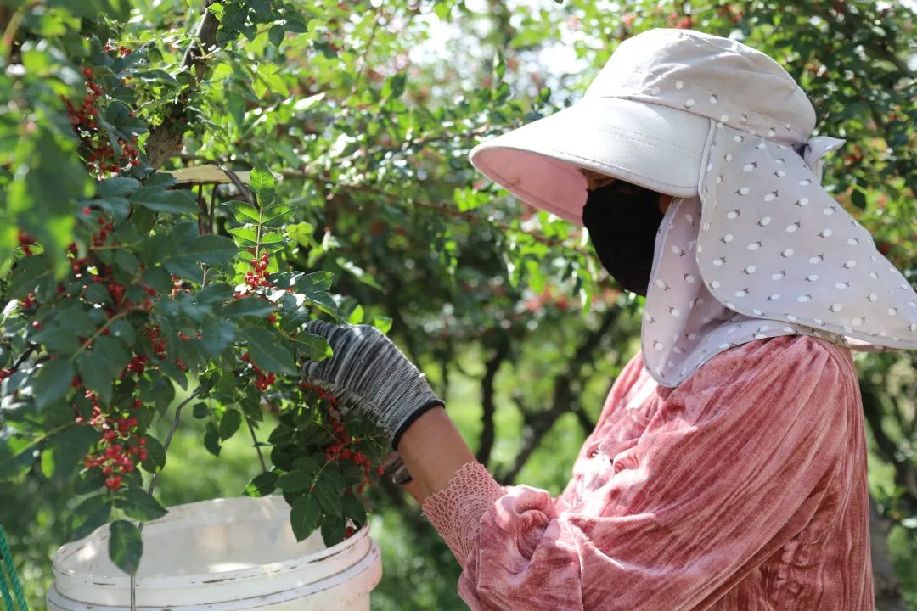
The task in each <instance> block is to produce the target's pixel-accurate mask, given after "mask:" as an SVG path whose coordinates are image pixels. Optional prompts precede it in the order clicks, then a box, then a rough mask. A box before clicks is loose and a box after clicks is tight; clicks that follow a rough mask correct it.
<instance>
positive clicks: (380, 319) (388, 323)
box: [373, 316, 392, 334]
mask: <svg viewBox="0 0 917 611" xmlns="http://www.w3.org/2000/svg"><path fill="white" fill-rule="evenodd" d="M373 326H374V327H375V328H377V329H379V331H381V332H382V333H383V334H384V333H388V332H389V330H390V329H391V328H392V319H391V318H389V317H388V316H376V317H375V318H373Z"/></svg>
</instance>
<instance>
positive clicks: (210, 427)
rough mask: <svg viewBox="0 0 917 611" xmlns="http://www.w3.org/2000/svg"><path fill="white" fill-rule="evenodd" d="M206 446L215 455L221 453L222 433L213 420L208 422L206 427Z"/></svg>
mask: <svg viewBox="0 0 917 611" xmlns="http://www.w3.org/2000/svg"><path fill="white" fill-rule="evenodd" d="M204 448H206V449H207V451H208V452H210V453H211V454H213V455H214V456H219V455H220V449H221V448H220V433H219V431H218V430H217V425H216V424H215V423H213V422H208V423H207V426H206V427H205V428H204Z"/></svg>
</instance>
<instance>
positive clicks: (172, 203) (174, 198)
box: [131, 187, 198, 214]
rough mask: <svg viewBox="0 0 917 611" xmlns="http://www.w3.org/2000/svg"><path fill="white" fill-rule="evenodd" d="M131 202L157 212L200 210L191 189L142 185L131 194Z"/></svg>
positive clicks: (174, 212)
mask: <svg viewBox="0 0 917 611" xmlns="http://www.w3.org/2000/svg"><path fill="white" fill-rule="evenodd" d="M131 203H132V204H134V205H136V206H143V207H144V208H147V209H148V210H153V211H155V212H169V213H172V214H182V213H196V212H198V207H197V203H196V202H195V201H194V196H193V195H192V194H191V192H190V191H168V190H165V189H163V188H161V187H142V188H141V189H139V190H137V191H136V192H135V193H134V194H133V195H132V196H131Z"/></svg>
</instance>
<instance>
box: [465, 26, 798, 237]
mask: <svg viewBox="0 0 917 611" xmlns="http://www.w3.org/2000/svg"><path fill="white" fill-rule="evenodd" d="M711 120H714V121H722V122H723V123H725V124H727V125H731V126H734V127H736V128H738V129H743V130H752V131H754V130H758V132H759V133H762V134H763V133H767V132H768V130H773V131H774V132H775V133H774V134H773V135H772V136H771V137H772V138H775V139H777V140H781V141H805V138H806V136H807V135H808V134H809V132H811V131H812V128H813V126H814V125H815V112H814V110H812V106H811V104H810V103H809V101H808V98H807V97H806V95H805V92H803V91H802V89H800V88H799V87H798V86H797V85H796V83H795V82H794V81H793V79H792V78H788V75H787V73H786V71H785V70H783V68H781V67H780V66H779V65H778V64H777V63H776V62H774V61H773V60H772V59H771V58H769V57H768V56H767V55H765V54H763V53H760V52H758V51H755V50H753V49H751V48H749V47H747V46H745V45H743V44H741V43H739V42H736V41H732V40H729V39H726V38H721V37H718V36H710V35H707V34H703V33H701V32H694V31H690V30H671V29H655V30H650V31H647V32H644V33H642V34H639V35H637V36H634V37H633V38H629V39H628V40H625V41H624V42H623V43H621V44H620V45H619V46H618V48H617V49H616V50H615V52H614V53H613V54H612V56H611V58H610V59H609V60H608V62H607V63H606V64H605V66H604V68H602V70H601V72H599V74H598V76H597V77H596V78H595V80H594V81H593V82H592V83H591V84H590V86H589V88H588V90H587V91H586V94H585V96H584V97H583V99H581V100H579V101H577V102H575V103H574V104H573V105H572V106H570V107H568V108H565V109H564V110H561V111H559V112H557V113H554V114H552V115H550V116H548V117H545V118H544V119H541V120H539V121H534V122H532V123H529V124H527V125H524V126H522V127H520V128H518V129H515V130H513V131H511V132H509V133H506V134H503V135H501V136H498V137H496V138H492V139H490V140H488V141H486V142H483V143H481V144H479V145H478V146H476V147H475V148H474V149H473V150H472V151H471V155H470V159H471V163H472V164H473V165H474V166H475V167H476V168H477V169H478V170H480V171H481V172H482V173H483V174H485V175H486V176H487V177H489V178H490V179H491V180H493V181H494V182H496V183H498V184H500V185H502V186H504V187H505V188H506V189H507V190H509V191H510V192H511V193H513V194H514V195H516V196H517V197H519V198H520V199H522V200H523V201H525V202H527V203H529V204H531V205H533V206H536V207H538V208H543V209H545V210H548V211H549V212H552V213H554V214H556V215H557V216H560V217H561V218H564V219H567V220H569V221H572V222H574V223H576V224H579V225H581V224H582V220H581V212H582V208H583V205H584V204H585V202H586V181H585V179H584V178H583V176H582V174H581V173H580V171H579V170H580V169H581V168H585V169H589V170H593V171H596V172H600V173H603V174H608V175H610V176H614V177H616V178H619V179H620V180H624V181H627V182H631V183H634V184H638V185H640V186H642V187H646V188H648V189H652V190H654V191H658V192H659V193H666V194H669V195H672V196H675V197H691V196H692V195H695V194H696V193H697V186H698V178H699V172H700V166H701V161H702V158H703V154H704V146H705V140H706V137H707V133H708V132H709V128H710V121H711Z"/></svg>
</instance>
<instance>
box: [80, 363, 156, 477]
mask: <svg viewBox="0 0 917 611" xmlns="http://www.w3.org/2000/svg"><path fill="white" fill-rule="evenodd" d="M71 386H74V387H76V388H80V387H82V382H81V381H80V379H79V377H78V376H77V377H75V378H74V379H73V381H72V382H71ZM84 396H85V397H86V398H87V399H89V400H90V401H91V402H92V417H91V418H90V420H89V425H90V426H92V427H93V428H95V429H96V430H97V431H99V433H100V439H99V443H98V445H97V446H96V448H95V450H94V451H93V452H90V453H89V454H87V455H86V456H85V457H84V458H83V466H85V467H86V468H87V469H99V470H100V471H101V472H102V475H104V476H105V487H106V488H108V489H109V490H112V491H117V490H120V489H121V485H122V479H123V477H124V475H126V474H128V473H132V472H133V471H134V469H136V468H137V463H140V462H143V461H144V460H146V458H147V455H148V452H147V449H146V439H145V438H144V437H143V436H142V435H141V434H140V429H139V424H140V422H139V420H138V419H137V417H136V416H131V415H129V414H126V413H124V412H123V411H120V410H116V411H106V410H103V408H102V406H101V405H100V403H99V399H98V395H96V393H94V392H93V391H91V390H86V392H85V395H84ZM142 407H143V402H142V401H141V400H140V399H134V401H133V404H132V408H133V409H135V410H136V409H140V408H142ZM76 421H77V422H78V423H84V419H83V417H82V416H77V417H76Z"/></svg>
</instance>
